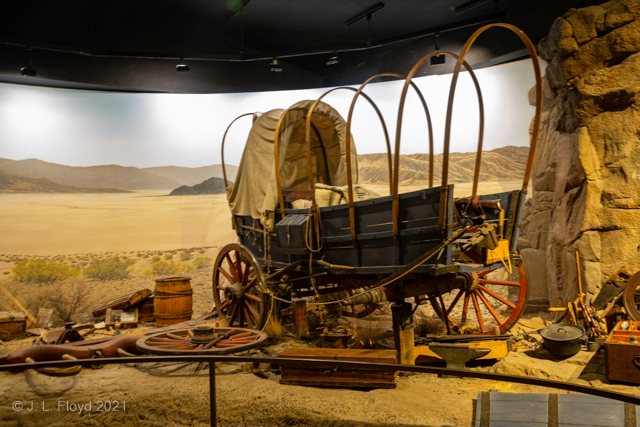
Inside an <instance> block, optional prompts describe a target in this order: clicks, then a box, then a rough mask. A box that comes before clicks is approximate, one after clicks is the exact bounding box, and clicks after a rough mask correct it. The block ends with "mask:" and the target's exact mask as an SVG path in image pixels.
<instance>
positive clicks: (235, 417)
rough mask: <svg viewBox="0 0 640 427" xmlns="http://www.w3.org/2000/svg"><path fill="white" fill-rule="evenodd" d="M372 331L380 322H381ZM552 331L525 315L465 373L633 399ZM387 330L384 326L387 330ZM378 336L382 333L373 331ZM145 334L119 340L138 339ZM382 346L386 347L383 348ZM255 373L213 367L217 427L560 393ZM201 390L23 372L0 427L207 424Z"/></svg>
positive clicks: (155, 378) (387, 418)
mask: <svg viewBox="0 0 640 427" xmlns="http://www.w3.org/2000/svg"><path fill="white" fill-rule="evenodd" d="M359 322H360V323H361V324H363V323H364V322H366V320H359ZM376 322H379V323H380V322H383V320H381V318H380V317H379V318H378V320H376ZM549 322H550V316H549V315H546V314H541V315H535V314H534V315H527V316H525V318H524V319H522V320H521V322H520V323H519V324H518V325H517V326H516V327H515V328H514V329H513V330H512V331H511V332H512V333H513V336H514V338H513V339H514V340H515V341H516V344H515V345H514V351H512V352H511V353H509V355H508V356H507V357H506V358H505V359H503V360H501V361H499V362H497V363H494V364H492V365H490V366H483V367H475V368H471V369H474V370H481V371H486V372H494V373H505V374H512V375H525V376H532V377H537V378H547V379H555V380H560V381H567V382H572V383H575V384H580V385H584V386H591V387H596V388H604V389H608V390H612V391H617V392H621V393H627V394H635V393H637V392H638V387H634V386H628V385H620V384H610V383H609V382H608V381H607V380H606V376H605V372H604V352H603V351H602V350H601V351H599V352H597V353H589V352H587V351H581V352H580V353H578V354H577V355H575V356H573V357H571V358H569V359H566V360H562V361H558V360H554V359H553V358H552V357H551V356H550V355H549V353H548V352H547V351H546V350H544V349H543V348H541V346H540V345H539V343H538V341H539V340H540V336H539V335H537V334H536V331H537V330H538V329H539V328H540V327H542V326H544V325H546V324H548V323H549ZM151 326H152V325H146V328H149V327H151ZM390 326H391V325H390V322H389V324H388V328H387V331H388V329H390ZM376 328H378V329H377V331H379V330H382V329H381V327H380V326H379V325H377V326H376ZM143 330H144V328H138V329H137V330H129V331H127V332H126V333H130V334H140V333H142V331H143ZM111 333H112V332H103V333H102V335H94V337H97V336H104V335H105V334H107V335H108V334H111ZM382 343H383V344H384V343H385V340H382ZM29 344H30V340H29V339H23V340H14V341H8V342H5V343H3V346H2V347H0V353H3V352H6V351H9V350H12V349H15V348H19V347H21V346H25V345H29ZM315 344H316V343H315V342H314V341H308V340H307V341H302V340H298V339H295V338H292V337H288V336H287V334H286V333H285V334H284V336H280V337H278V338H271V339H270V341H269V343H268V345H267V346H265V347H263V348H262V349H259V350H251V351H250V352H247V353H245V354H244V355H253V356H261V355H262V356H277V355H278V354H280V353H281V352H282V351H283V350H284V349H285V348H287V347H309V346H314V345H315ZM386 344H387V345H389V342H388V340H386ZM391 345H392V342H391ZM260 368H261V369H260V371H262V372H258V373H254V372H252V368H251V366H250V365H248V364H241V363H237V364H233V363H218V364H217V366H216V373H217V375H216V399H217V409H218V423H219V425H220V426H390V425H393V426H472V425H473V424H474V413H475V404H476V399H477V394H478V392H483V391H501V392H517V393H555V392H559V393H564V392H563V391H557V390H553V389H547V388H542V387H534V386H527V385H519V384H512V383H507V382H497V381H488V380H477V379H461V378H442V377H439V376H436V375H428V374H407V375H405V374H400V375H399V376H398V377H397V378H396V385H397V387H396V389H395V390H381V389H380V390H371V391H357V390H347V389H322V388H315V387H301V386H291V385H281V384H279V378H280V375H279V374H278V371H272V370H271V369H270V366H269V365H264V364H263V365H261V366H260ZM208 381H209V377H208V367H207V366H200V365H198V364H195V363H194V364H186V363H174V364H158V363H151V364H145V365H138V366H133V365H119V366H106V367H104V368H102V369H83V370H82V371H81V373H80V374H79V375H77V376H74V377H63V378H55V377H48V376H45V375H42V374H39V373H35V372H29V371H27V372H22V373H6V372H3V373H0V384H1V387H0V390H1V391H0V425H3V426H4V425H7V426H34V425H38V426H39V425H47V426H67V425H71V424H73V425H75V426H102V425H116V424H117V425H124V426H138V425H140V426H191V425H196V426H199V425H209V382H208ZM16 402H18V403H16ZM105 402H109V403H108V404H107V403H105ZM107 405H109V406H110V410H108V409H107V408H108V406H107ZM81 406H82V407H81Z"/></svg>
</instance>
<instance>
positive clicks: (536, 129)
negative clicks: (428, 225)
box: [442, 23, 542, 195]
mask: <svg viewBox="0 0 640 427" xmlns="http://www.w3.org/2000/svg"><path fill="white" fill-rule="evenodd" d="M492 27H503V28H507V29H509V30H511V31H513V32H514V33H515V34H516V35H517V36H518V37H520V40H522V42H523V43H524V45H525V46H526V48H527V51H529V56H530V57H531V61H532V62H533V72H534V74H535V77H536V115H535V118H534V122H533V131H532V133H531V143H530V146H529V157H528V158H527V167H526V169H525V173H524V180H523V182H522V190H523V191H526V190H527V185H528V183H529V178H531V169H532V167H533V158H534V157H535V154H536V145H537V143H538V135H539V133H540V118H541V116H542V76H541V73H540V63H539V62H538V55H537V53H536V49H535V47H534V45H533V43H532V42H531V40H530V39H529V37H527V35H526V34H525V33H524V32H523V31H522V30H521V29H519V28H518V27H516V26H514V25H511V24H504V23H495V24H488V25H485V26H484V27H482V28H479V29H478V30H476V32H475V33H473V34H472V35H471V37H469V39H468V40H467V42H466V43H465V44H464V47H463V48H462V51H461V52H460V56H459V57H458V62H456V66H455V69H454V72H453V79H452V80H451V89H450V90H449V102H448V104H447V120H446V127H445V131H444V154H443V159H442V161H443V165H442V185H443V186H444V185H447V178H448V173H449V145H450V140H451V119H452V116H453V99H454V96H455V90H456V84H457V82H458V75H459V74H460V69H461V68H462V64H463V62H464V57H465V56H466V54H467V52H468V51H469V49H470V48H471V45H473V43H474V42H475V41H476V39H477V38H478V36H479V35H480V34H482V33H483V32H485V31H486V30H488V29H489V28H492ZM474 186H477V182H476V178H474ZM473 195H475V191H474V194H473Z"/></svg>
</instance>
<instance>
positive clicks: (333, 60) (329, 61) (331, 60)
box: [327, 53, 340, 65]
mask: <svg viewBox="0 0 640 427" xmlns="http://www.w3.org/2000/svg"><path fill="white" fill-rule="evenodd" d="M338 63H340V59H339V58H338V54H337V53H336V54H335V55H333V56H332V57H331V58H329V59H327V65H336V64H338Z"/></svg>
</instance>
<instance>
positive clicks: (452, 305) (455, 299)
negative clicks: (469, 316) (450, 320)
mask: <svg viewBox="0 0 640 427" xmlns="http://www.w3.org/2000/svg"><path fill="white" fill-rule="evenodd" d="M463 293H464V291H463V290H460V292H458V295H456V297H455V298H454V299H453V301H451V304H450V305H449V308H447V315H449V313H451V310H453V307H455V305H456V304H457V303H458V301H459V300H460V297H461V296H462V294H463Z"/></svg>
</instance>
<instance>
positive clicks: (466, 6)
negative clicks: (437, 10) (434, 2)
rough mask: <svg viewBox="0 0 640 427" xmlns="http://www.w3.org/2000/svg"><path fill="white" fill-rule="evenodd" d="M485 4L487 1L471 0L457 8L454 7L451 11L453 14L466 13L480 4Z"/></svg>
mask: <svg viewBox="0 0 640 427" xmlns="http://www.w3.org/2000/svg"><path fill="white" fill-rule="evenodd" d="M486 2H487V0H471V1H468V2H466V3H464V4H461V5H460V6H458V7H455V8H454V9H453V11H454V12H455V13H462V12H466V11H467V10H469V9H473V8H474V7H476V6H480V5H481V4H482V3H486Z"/></svg>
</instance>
